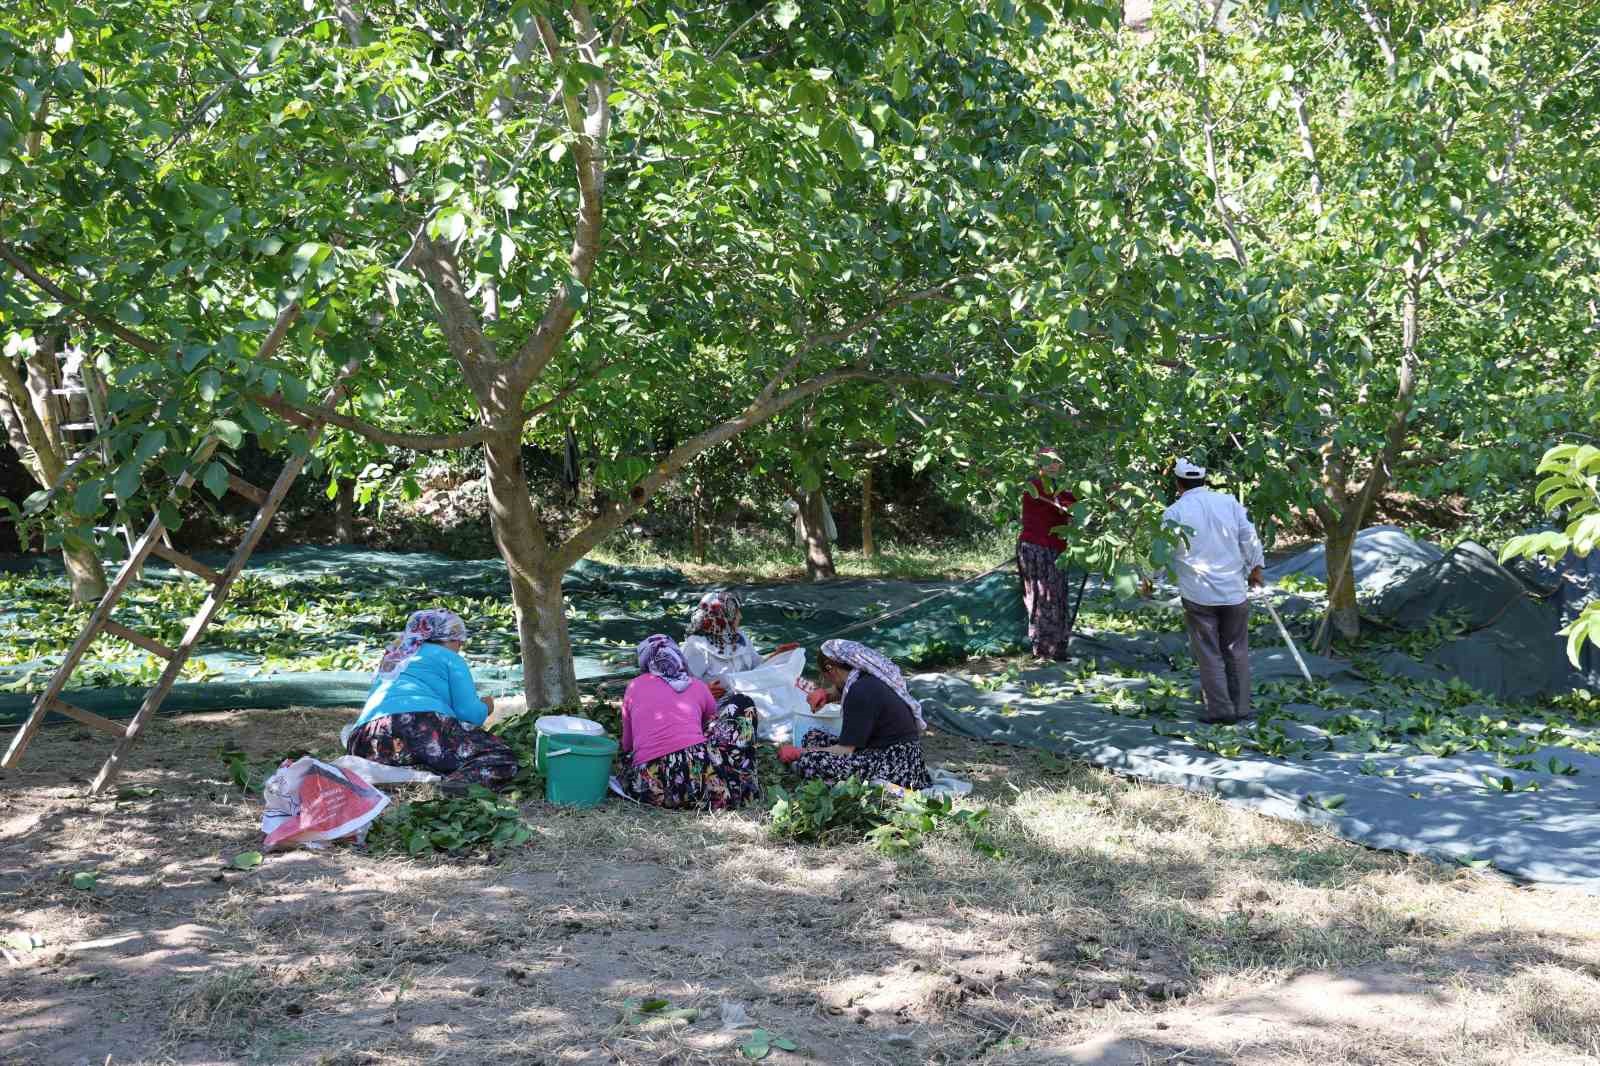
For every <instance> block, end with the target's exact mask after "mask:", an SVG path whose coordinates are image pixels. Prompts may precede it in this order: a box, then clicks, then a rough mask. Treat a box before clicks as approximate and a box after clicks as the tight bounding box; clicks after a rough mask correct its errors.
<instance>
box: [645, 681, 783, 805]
mask: <svg viewBox="0 0 1600 1066" xmlns="http://www.w3.org/2000/svg"><path fill="white" fill-rule="evenodd" d="M745 703H746V704H747V705H746V706H743V707H738V706H725V707H723V708H722V710H721V712H720V713H719V714H718V715H717V717H716V718H715V719H713V720H712V722H711V725H710V726H708V727H707V728H706V739H705V743H703V744H696V745H694V746H693V747H688V748H684V749H683V750H682V751H675V752H672V753H671V754H670V755H663V756H661V757H660V758H659V759H651V760H650V761H649V762H647V763H641V764H640V765H637V766H632V765H630V766H629V767H628V768H627V769H625V770H624V771H623V773H622V787H623V788H624V789H625V790H627V793H628V795H630V796H632V797H633V798H634V799H636V800H638V801H639V802H640V803H648V804H650V805H651V806H652V807H665V808H667V809H669V810H702V811H725V810H731V809H733V808H735V807H739V806H742V805H743V804H744V803H745V801H747V800H751V799H754V798H756V797H757V796H760V795H761V782H760V780H759V778H758V777H757V774H756V748H755V739H756V709H755V705H754V704H750V703H749V701H745Z"/></svg>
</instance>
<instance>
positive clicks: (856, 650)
mask: <svg viewBox="0 0 1600 1066" xmlns="http://www.w3.org/2000/svg"><path fill="white" fill-rule="evenodd" d="M822 654H824V655H826V656H827V657H828V658H830V659H832V660H833V661H834V662H838V663H846V664H848V665H849V667H850V676H849V677H847V678H845V682H844V691H843V692H840V693H839V702H840V703H843V702H844V698H845V697H846V696H848V695H849V694H850V686H851V685H853V684H855V683H856V678H858V677H860V676H861V674H862V672H863V671H865V672H866V673H869V674H871V675H872V676H873V677H875V678H877V679H878V680H879V681H882V682H883V683H884V684H885V685H888V686H889V687H890V688H891V689H893V690H894V694H895V695H896V696H899V697H900V698H901V699H902V700H904V701H905V704H906V706H907V707H909V708H911V716H912V717H913V718H915V719H916V720H917V725H918V726H920V727H922V728H923V729H927V728H928V723H927V722H926V721H924V720H923V717H922V704H921V703H919V702H918V701H917V700H915V699H913V698H912V697H911V693H910V691H909V690H908V689H907V688H906V679H905V678H904V677H902V676H901V675H900V668H899V667H898V666H896V665H895V664H894V663H892V662H890V661H889V660H888V659H886V658H884V657H883V656H882V655H880V654H878V653H877V652H875V651H873V650H872V649H871V648H869V647H867V646H866V645H865V644H862V643H859V642H857V641H854V640H825V641H823V642H822Z"/></svg>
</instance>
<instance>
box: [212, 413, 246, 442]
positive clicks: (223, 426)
mask: <svg viewBox="0 0 1600 1066" xmlns="http://www.w3.org/2000/svg"><path fill="white" fill-rule="evenodd" d="M211 432H213V433H215V434H216V435H217V436H218V438H220V439H221V441H222V443H224V444H226V445H227V446H228V447H230V448H237V447H238V446H239V445H240V444H242V443H244V429H243V428H242V427H241V426H240V425H239V423H237V422H235V421H233V420H232V419H227V418H219V419H217V420H216V421H215V422H212V423H211Z"/></svg>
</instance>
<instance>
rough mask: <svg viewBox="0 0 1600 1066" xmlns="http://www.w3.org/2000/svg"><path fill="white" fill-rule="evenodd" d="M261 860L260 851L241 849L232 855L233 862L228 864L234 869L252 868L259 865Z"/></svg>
mask: <svg viewBox="0 0 1600 1066" xmlns="http://www.w3.org/2000/svg"><path fill="white" fill-rule="evenodd" d="M261 861H262V860H261V853H260V852H259V851H241V852H240V853H239V854H237V855H235V856H234V857H233V862H231V863H229V864H228V865H230V866H232V867H233V868H234V869H235V870H253V869H255V868H256V867H257V866H260V865H261Z"/></svg>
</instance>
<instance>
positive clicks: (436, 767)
mask: <svg viewBox="0 0 1600 1066" xmlns="http://www.w3.org/2000/svg"><path fill="white" fill-rule="evenodd" d="M466 640H467V625H466V623H465V622H463V621H462V620H461V617H460V616H459V615H457V614H456V613H455V612H454V611H446V610H443V609H435V610H428V611H416V612H413V613H412V615H411V617H410V618H408V619H406V629H405V632H404V633H401V634H400V636H399V637H398V638H396V639H395V641H394V643H392V644H390V645H389V647H388V649H387V650H385V651H384V653H383V662H381V663H380V664H379V665H378V674H377V676H376V677H375V678H373V681H372V691H371V692H369V693H367V702H366V705H365V706H364V707H362V708H361V717H360V718H357V719H356V724H355V728H354V731H353V732H351V733H350V735H349V737H348V738H347V740H346V742H345V748H346V750H348V751H349V752H350V754H351V755H357V756H360V757H361V758H363V759H371V760H372V761H373V762H381V763H386V764H388V765H390V766H420V767H422V768H424V769H427V770H432V771H433V772H434V773H436V774H441V775H443V777H444V782H443V784H442V785H441V786H440V787H441V788H442V789H443V790H444V791H445V792H449V793H456V794H459V793H463V792H465V791H466V790H467V788H468V787H469V786H471V785H483V786H485V787H487V788H500V787H502V786H504V785H506V784H508V783H509V782H510V781H511V779H512V778H514V777H516V776H517V771H518V770H519V769H520V767H519V766H518V764H517V756H516V753H515V752H513V751H512V750H511V748H510V746H509V745H507V744H506V742H505V741H503V740H501V739H500V738H499V737H497V736H495V735H494V734H493V733H490V732H488V731H487V730H485V729H481V728H479V727H480V726H482V725H483V723H484V722H485V721H486V720H487V719H488V717H489V712H490V711H492V710H494V699H493V697H490V696H479V695H478V690H477V688H476V687H475V686H474V685H473V683H472V671H471V670H470V669H469V668H468V667H467V661H466V660H465V659H463V658H462V657H461V645H462V644H464V643H466Z"/></svg>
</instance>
